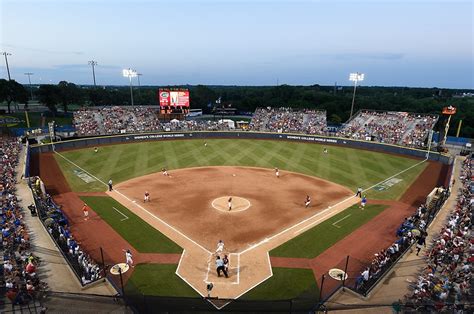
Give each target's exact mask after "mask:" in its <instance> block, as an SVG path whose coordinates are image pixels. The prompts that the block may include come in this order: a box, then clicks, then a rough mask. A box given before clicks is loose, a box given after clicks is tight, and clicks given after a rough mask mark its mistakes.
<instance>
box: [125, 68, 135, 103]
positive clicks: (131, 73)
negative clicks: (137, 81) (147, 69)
mask: <svg viewBox="0 0 474 314" xmlns="http://www.w3.org/2000/svg"><path fill="white" fill-rule="evenodd" d="M122 74H123V76H124V77H128V79H129V80H130V98H131V100H132V107H133V88H132V77H136V76H137V71H135V70H132V69H131V68H128V69H124V70H123V71H122Z"/></svg>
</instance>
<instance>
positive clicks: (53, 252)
mask: <svg viewBox="0 0 474 314" xmlns="http://www.w3.org/2000/svg"><path fill="white" fill-rule="evenodd" d="M24 154H25V149H24V148H23V149H22V152H21V155H20V163H19V166H18V170H17V182H18V184H17V193H16V194H17V197H18V199H19V200H20V201H19V204H20V205H21V206H22V208H24V209H25V215H24V221H25V223H26V225H27V226H28V230H29V235H30V242H31V245H32V250H33V252H34V253H35V254H36V255H38V256H39V257H40V258H41V261H42V262H41V265H40V267H39V270H40V277H41V279H42V280H44V281H45V282H46V283H47V284H48V286H49V288H50V290H52V291H61V292H74V293H89V294H101V295H115V294H116V293H117V292H116V291H115V289H114V288H113V287H112V286H111V285H110V284H109V283H108V282H103V283H100V284H95V285H93V286H91V287H87V288H83V287H82V286H81V284H80V283H79V280H78V279H77V277H76V276H75V275H74V273H73V272H72V270H71V269H70V267H69V265H68V264H67V262H66V261H65V260H64V257H63V256H62V254H61V252H60V251H59V249H58V248H57V247H56V245H55V244H54V242H53V239H51V236H50V235H49V234H48V232H47V231H46V229H45V228H44V227H43V225H42V223H41V222H40V220H39V218H38V217H33V216H31V214H30V212H29V211H28V209H27V207H28V206H29V205H31V204H33V203H34V202H33V196H32V195H31V192H30V188H29V187H28V184H26V182H25V180H23V179H22V178H21V176H22V171H23V165H24V158H23V157H24Z"/></svg>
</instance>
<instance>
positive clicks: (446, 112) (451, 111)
mask: <svg viewBox="0 0 474 314" xmlns="http://www.w3.org/2000/svg"><path fill="white" fill-rule="evenodd" d="M454 114H456V107H453V106H448V107H444V108H443V115H444V116H448V121H446V126H445V127H444V137H443V142H442V143H443V144H442V147H444V146H445V145H446V139H447V138H448V131H449V123H450V122H451V117H452V116H453V115H454Z"/></svg>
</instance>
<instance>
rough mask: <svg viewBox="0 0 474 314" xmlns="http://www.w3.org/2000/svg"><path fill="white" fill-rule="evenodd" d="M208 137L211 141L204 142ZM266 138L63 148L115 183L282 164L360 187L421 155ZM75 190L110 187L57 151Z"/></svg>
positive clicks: (384, 195) (401, 187) (387, 195)
mask: <svg viewBox="0 0 474 314" xmlns="http://www.w3.org/2000/svg"><path fill="white" fill-rule="evenodd" d="M205 142H207V143H208V145H207V146H204V143H205ZM323 147H324V146H323V145H320V144H313V143H297V142H286V141H265V140H235V139H232V140H228V139H216V140H179V141H157V142H142V143H132V144H121V145H113V146H103V147H99V152H98V153H94V151H93V148H87V149H79V150H73V151H66V152H62V153H61V154H62V155H63V156H64V157H66V158H67V159H69V160H70V161H72V162H74V163H76V164H77V165H78V166H79V167H81V168H83V169H85V170H86V171H87V172H89V173H91V174H93V175H94V176H96V177H97V178H98V179H100V180H102V181H103V182H107V181H108V180H109V179H112V180H113V181H114V183H118V182H122V181H125V180H128V179H131V178H134V177H139V176H142V175H145V174H149V173H153V172H158V171H160V170H161V168H163V167H165V168H167V169H169V170H171V171H173V170H174V169H180V168H188V167H203V166H251V167H263V168H275V167H278V168H280V169H281V170H282V171H285V170H287V171H294V172H299V173H304V174H307V175H311V176H317V177H320V178H323V179H326V180H329V181H332V182H335V183H338V184H341V185H343V186H346V187H348V188H350V189H351V190H356V189H357V187H358V186H362V187H364V188H367V187H369V186H372V185H373V184H375V183H378V182H380V181H382V180H384V179H386V178H388V177H390V176H392V175H394V174H396V173H398V172H400V171H402V170H404V169H407V168H408V167H410V166H413V165H415V164H417V163H419V161H418V160H415V159H410V158H405V157H400V156H394V155H388V154H383V153H378V152H372V151H366V150H356V149H352V148H345V147H338V146H328V149H329V153H328V154H324V153H323ZM55 157H56V160H57V161H58V163H59V165H60V167H61V168H62V170H63V171H64V173H65V175H66V178H67V180H68V182H69V184H70V185H71V187H72V188H73V190H74V191H82V192H87V191H104V190H105V189H106V186H105V185H104V184H103V183H99V182H97V181H96V182H93V183H86V182H84V181H83V180H82V179H80V178H79V177H77V175H75V174H74V172H73V171H74V170H79V169H78V167H76V166H73V165H72V164H71V163H69V162H67V161H66V160H65V159H63V158H61V156H59V155H55ZM425 166H426V163H423V164H421V165H419V166H416V167H414V168H413V169H411V170H409V171H407V172H405V173H404V174H403V175H401V176H400V178H402V179H403V181H401V182H400V183H398V184H397V185H395V186H394V187H392V188H390V189H388V190H385V191H383V192H377V191H371V192H369V193H368V196H369V197H376V198H380V199H394V198H398V197H399V196H400V195H402V194H403V192H404V191H405V190H406V188H407V187H408V186H409V185H410V184H411V183H412V182H413V180H414V179H415V178H416V177H417V176H418V174H419V173H420V172H421V171H422V170H423V169H424V168H425Z"/></svg>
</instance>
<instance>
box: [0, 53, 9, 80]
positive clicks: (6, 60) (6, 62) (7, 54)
mask: <svg viewBox="0 0 474 314" xmlns="http://www.w3.org/2000/svg"><path fill="white" fill-rule="evenodd" d="M0 54H2V55H4V56H5V64H6V65H7V73H8V80H9V81H11V79H12V78H11V77H10V68H9V67H8V56H11V55H12V54H11V53H9V52H6V51H3V52H0Z"/></svg>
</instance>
